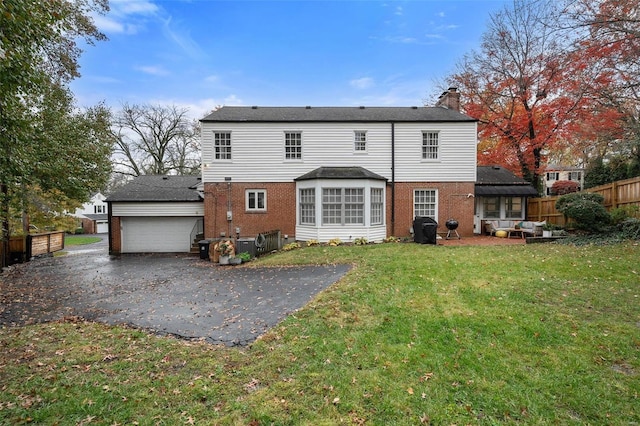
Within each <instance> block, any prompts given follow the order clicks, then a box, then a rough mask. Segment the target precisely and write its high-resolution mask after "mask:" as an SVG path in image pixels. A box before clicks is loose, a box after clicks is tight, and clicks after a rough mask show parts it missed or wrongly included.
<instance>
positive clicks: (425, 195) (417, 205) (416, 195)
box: [413, 189, 437, 219]
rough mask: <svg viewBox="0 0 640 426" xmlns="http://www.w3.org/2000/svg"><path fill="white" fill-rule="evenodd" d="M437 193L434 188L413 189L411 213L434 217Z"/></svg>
mask: <svg viewBox="0 0 640 426" xmlns="http://www.w3.org/2000/svg"><path fill="white" fill-rule="evenodd" d="M436 200H437V193H436V190H435V189H416V190H414V191H413V215H414V216H421V217H430V218H432V219H437V218H436V207H437V202H436Z"/></svg>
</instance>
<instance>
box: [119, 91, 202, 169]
mask: <svg viewBox="0 0 640 426" xmlns="http://www.w3.org/2000/svg"><path fill="white" fill-rule="evenodd" d="M187 113H188V110H187V109H185V108H178V107H176V106H162V105H130V104H127V103H125V104H123V105H122V110H121V111H120V112H119V113H117V114H116V116H115V119H114V129H113V132H114V135H115V138H116V146H115V149H114V156H113V160H114V171H115V173H119V174H123V175H127V176H140V175H144V174H178V175H187V174H194V173H197V172H198V170H199V169H200V141H199V123H198V122H197V121H195V120H191V119H189V118H188V117H187Z"/></svg>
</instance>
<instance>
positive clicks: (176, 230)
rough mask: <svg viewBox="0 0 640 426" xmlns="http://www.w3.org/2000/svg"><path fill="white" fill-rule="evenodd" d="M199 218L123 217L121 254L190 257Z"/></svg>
mask: <svg viewBox="0 0 640 426" xmlns="http://www.w3.org/2000/svg"><path fill="white" fill-rule="evenodd" d="M197 220H198V218H196V217H122V218H121V219H120V226H121V229H122V253H187V252H189V250H190V248H191V243H192V242H191V241H189V238H191V230H192V229H193V226H194V225H195V224H196V221H197Z"/></svg>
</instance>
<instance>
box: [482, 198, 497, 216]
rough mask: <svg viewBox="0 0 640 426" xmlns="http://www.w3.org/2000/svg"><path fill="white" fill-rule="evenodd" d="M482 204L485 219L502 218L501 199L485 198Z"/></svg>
mask: <svg viewBox="0 0 640 426" xmlns="http://www.w3.org/2000/svg"><path fill="white" fill-rule="evenodd" d="M482 204H483V205H482V208H483V216H484V217H486V218H495V219H499V218H500V197H484V198H483V199H482Z"/></svg>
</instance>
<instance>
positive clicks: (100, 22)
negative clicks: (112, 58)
mask: <svg viewBox="0 0 640 426" xmlns="http://www.w3.org/2000/svg"><path fill="white" fill-rule="evenodd" d="M109 9H110V10H109V12H108V13H107V14H106V15H93V16H92V17H93V20H94V22H95V24H96V26H97V27H98V29H99V30H100V31H102V32H104V33H107V34H128V35H131V34H137V33H138V32H139V31H140V30H141V29H142V28H144V26H145V25H146V19H147V18H148V17H153V16H156V15H157V14H158V13H159V11H160V9H159V8H158V6H156V5H155V4H154V3H153V2H151V1H147V0H138V1H131V0H112V1H111V2H110V4H109Z"/></svg>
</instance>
